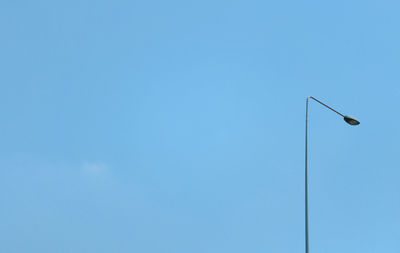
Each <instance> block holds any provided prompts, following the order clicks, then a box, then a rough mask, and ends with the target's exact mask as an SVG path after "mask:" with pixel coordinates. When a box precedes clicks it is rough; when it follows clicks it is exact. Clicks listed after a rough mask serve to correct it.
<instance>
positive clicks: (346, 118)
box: [343, 116, 360, 126]
mask: <svg viewBox="0 0 400 253" xmlns="http://www.w3.org/2000/svg"><path fill="white" fill-rule="evenodd" d="M343 119H344V121H346V122H347V123H349V124H350V125H352V126H356V125H358V124H360V121H358V119H356V118H355V117H353V116H344V117H343Z"/></svg>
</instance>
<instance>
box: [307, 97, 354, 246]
mask: <svg viewBox="0 0 400 253" xmlns="http://www.w3.org/2000/svg"><path fill="white" fill-rule="evenodd" d="M310 98H311V99H313V100H314V101H317V102H318V103H320V104H321V105H323V106H325V107H326V108H328V109H330V110H332V111H334V112H335V113H337V114H338V115H340V116H341V117H343V119H344V121H346V122H347V123H348V124H350V125H352V126H356V125H358V124H360V121H358V119H356V118H355V117H353V116H346V115H343V114H341V113H340V112H338V111H336V110H335V109H333V108H332V107H330V106H328V105H326V104H324V103H322V102H321V101H319V100H318V99H316V98H314V97H311V96H310V97H307V101H306V140H305V144H306V147H305V228H306V231H305V232H306V234H305V239H306V253H309V242H308V238H309V234H308V100H309V99H310Z"/></svg>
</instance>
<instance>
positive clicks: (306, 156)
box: [304, 97, 309, 253]
mask: <svg viewBox="0 0 400 253" xmlns="http://www.w3.org/2000/svg"><path fill="white" fill-rule="evenodd" d="M305 143H306V147H305V184H304V185H305V228H306V231H305V232H306V234H305V235H306V238H305V239H306V242H305V244H306V253H309V245H308V97H307V101H306V141H305Z"/></svg>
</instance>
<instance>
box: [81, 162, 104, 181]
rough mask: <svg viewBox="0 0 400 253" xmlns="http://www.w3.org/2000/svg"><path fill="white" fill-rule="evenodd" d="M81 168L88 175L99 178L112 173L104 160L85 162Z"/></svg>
mask: <svg viewBox="0 0 400 253" xmlns="http://www.w3.org/2000/svg"><path fill="white" fill-rule="evenodd" d="M81 169H82V172H83V174H85V175H86V176H87V177H89V178H93V179H97V180H103V179H105V178H106V177H107V176H108V175H109V174H110V169H109V167H108V166H107V165H106V164H105V163H102V162H84V163H83V164H82V166H81Z"/></svg>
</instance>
